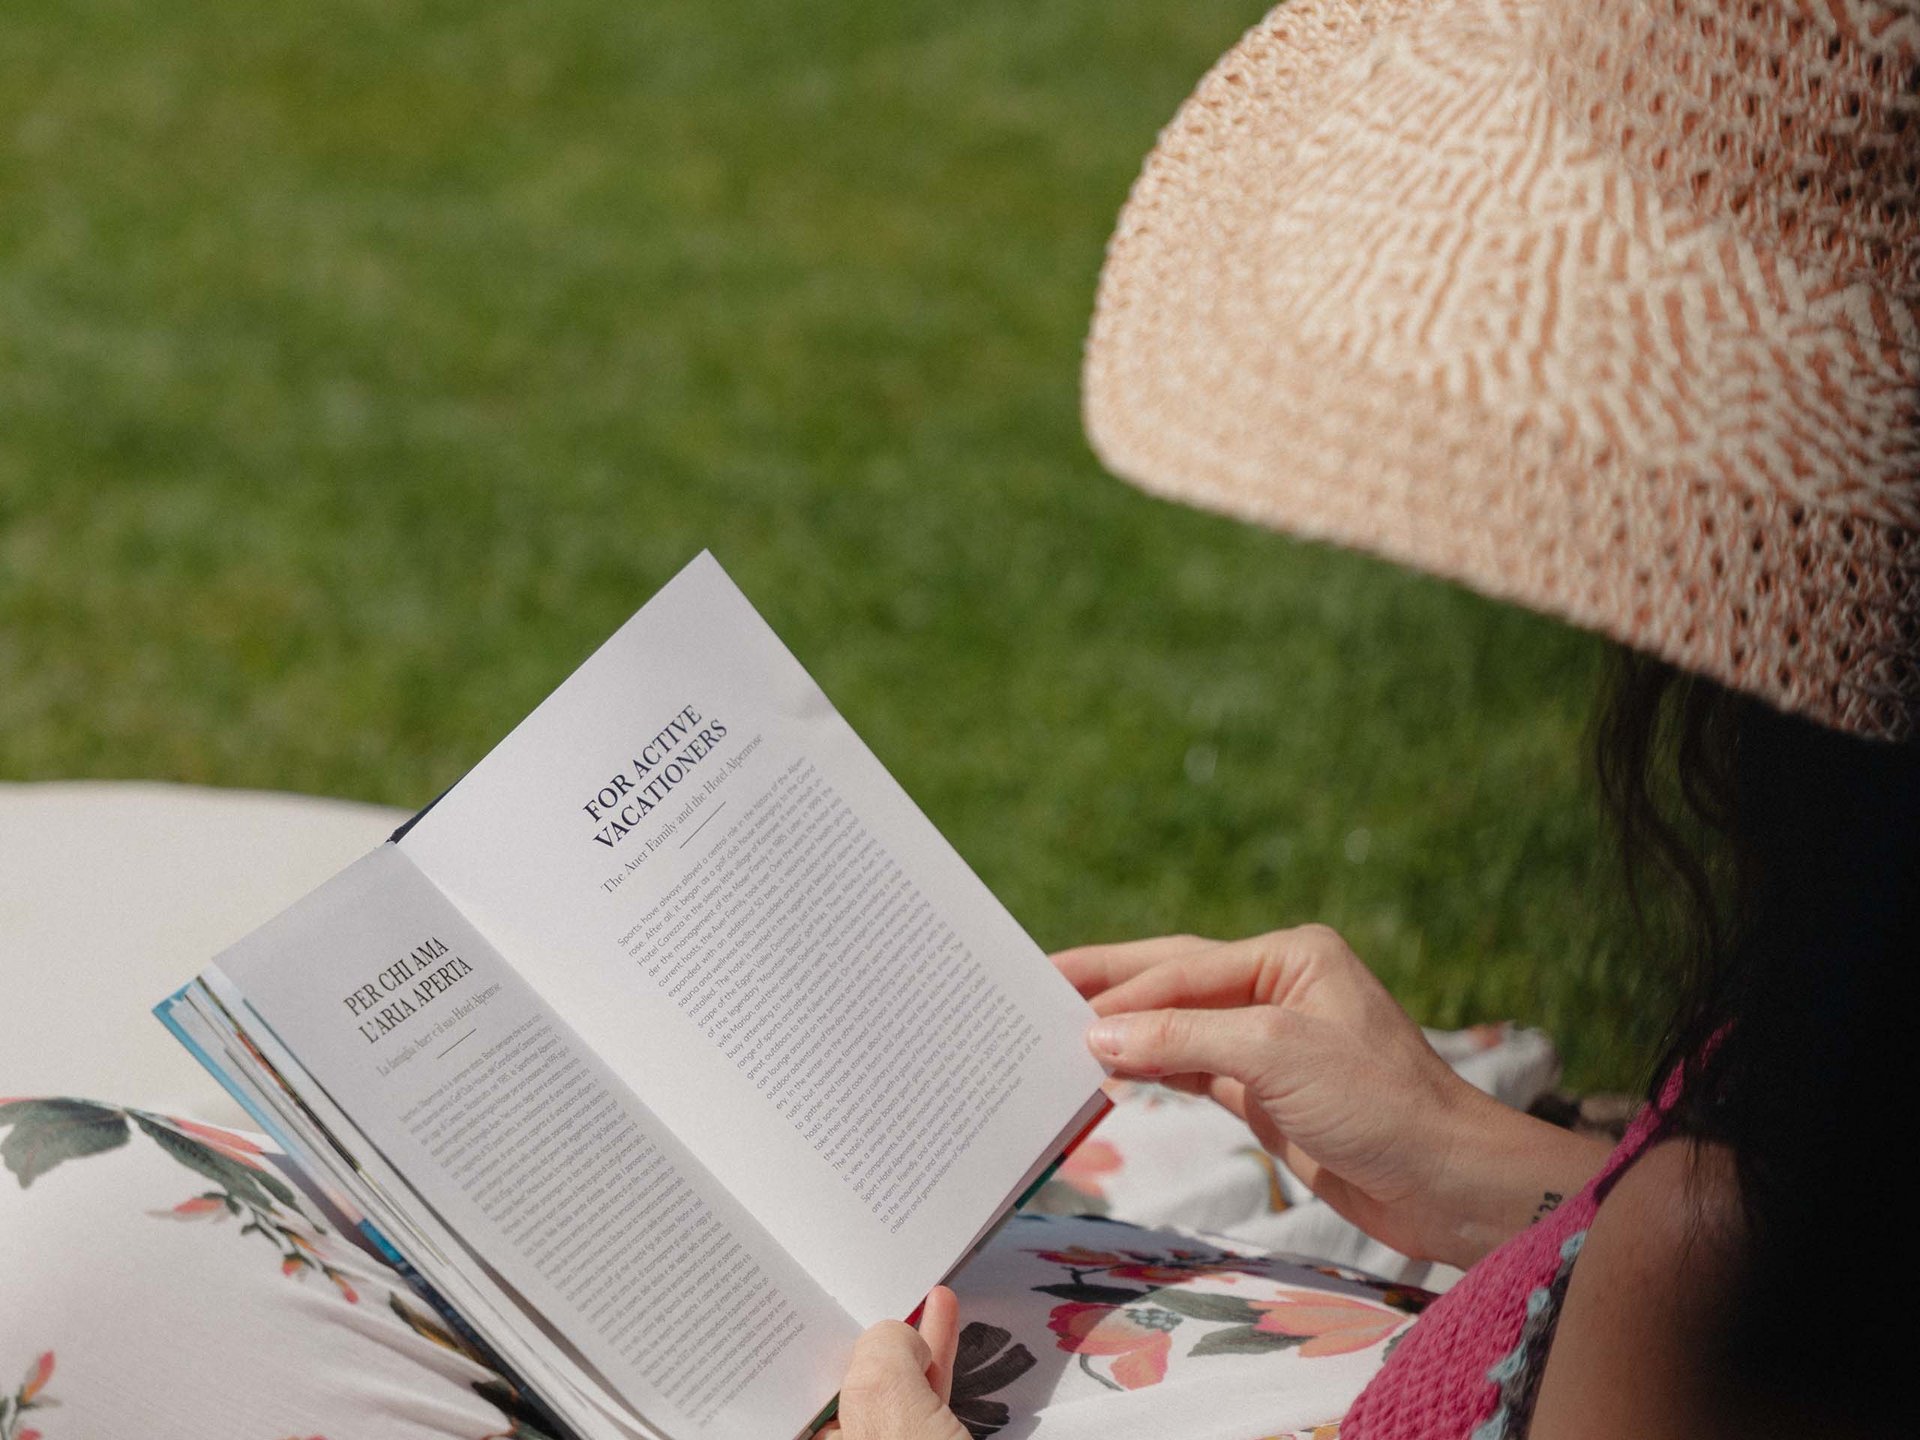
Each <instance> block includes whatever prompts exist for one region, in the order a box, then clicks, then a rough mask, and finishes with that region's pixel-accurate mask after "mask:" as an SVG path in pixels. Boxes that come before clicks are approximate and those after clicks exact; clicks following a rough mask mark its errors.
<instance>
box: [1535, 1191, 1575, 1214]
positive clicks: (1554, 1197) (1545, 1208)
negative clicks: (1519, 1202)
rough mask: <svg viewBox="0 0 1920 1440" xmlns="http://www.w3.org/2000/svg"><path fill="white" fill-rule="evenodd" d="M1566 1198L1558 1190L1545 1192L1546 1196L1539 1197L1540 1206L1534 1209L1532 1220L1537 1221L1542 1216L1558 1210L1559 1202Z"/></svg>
mask: <svg viewBox="0 0 1920 1440" xmlns="http://www.w3.org/2000/svg"><path fill="white" fill-rule="evenodd" d="M1566 1198H1567V1197H1566V1196H1564V1195H1562V1194H1561V1193H1560V1192H1559V1191H1558V1190H1549V1191H1547V1193H1546V1194H1544V1195H1542V1196H1541V1197H1540V1204H1539V1205H1538V1206H1537V1207H1536V1208H1535V1209H1534V1212H1533V1218H1534V1219H1536V1220H1538V1219H1540V1217H1541V1216H1543V1215H1549V1214H1552V1213H1553V1211H1555V1210H1557V1209H1559V1208H1560V1202H1561V1201H1562V1200H1564V1199H1566Z"/></svg>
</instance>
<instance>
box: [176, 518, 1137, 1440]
mask: <svg viewBox="0 0 1920 1440" xmlns="http://www.w3.org/2000/svg"><path fill="white" fill-rule="evenodd" d="M158 1013H159V1015H160V1017H161V1019H162V1020H163V1021H164V1022H165V1023H166V1024H167V1025H168V1026H169V1028H171V1029H172V1030H173V1031H174V1033H175V1034H176V1035H177V1036H179V1038H180V1039H181V1040H182V1041H183V1042H185V1043H186V1044H187V1046H188V1047H189V1048H191V1049H192V1050H193V1051H194V1053H195V1054H196V1055H197V1056H198V1057H199V1058H200V1059H201V1061H202V1062H203V1063H204V1064H205V1065H206V1066H207V1067H208V1068H209V1069H210V1070H212V1071H213V1073H214V1074H215V1076H216V1077H217V1078H219V1079H220V1081H221V1082H222V1083H223V1084H224V1085H226V1087H227V1088H228V1089H229V1090H230V1091H231V1092H232V1093H233V1094H234V1095H235V1097H236V1098H237V1099H239V1100H240V1102H241V1103H242V1104H244V1105H245V1106H246V1107H247V1108H248V1109H249V1110H250V1111H251V1112H252V1113H253V1114H254V1115H255V1116H256V1117H257V1118H258V1119H259V1121H260V1123H261V1125H262V1126H263V1127H264V1128H266V1129H267V1130H268V1131H269V1132H270V1133H271V1134H272V1135H273V1136H274V1137H275V1138H276V1139H277V1140H278V1141H279V1142H280V1143H281V1144H282V1145H283V1146H284V1147H285V1148H286V1149H287V1151H288V1153H289V1154H290V1155H291V1156H292V1157H293V1158H294V1160H295V1162H296V1163H297V1164H298V1165H299V1166H300V1167H301V1169H302V1171H303V1172H304V1173H305V1174H306V1176H307V1177H308V1178H309V1179H310V1180H311V1181H312V1182H313V1183H314V1185H315V1186H316V1188H317V1189H318V1190H319V1191H320V1192H321V1194H322V1195H323V1196H326V1197H328V1198H330V1199H332V1200H333V1201H335V1202H336V1203H337V1204H338V1205H339V1206H340V1208H341V1209H342V1210H343V1211H345V1212H346V1213H348V1214H352V1215H355V1216H364V1217H365V1224H364V1226H363V1229H364V1230H365V1232H366V1233H367V1235H368V1236H369V1238H370V1239H371V1240H372V1241H373V1242H374V1243H375V1244H376V1245H377V1246H378V1247H379V1248H380V1249H381V1251H382V1253H384V1254H385V1255H387V1256H388V1258H390V1259H391V1260H393V1261H394V1262H395V1263H396V1264H397V1265H398V1266H399V1267H400V1268H401V1270H402V1271H403V1273H408V1274H409V1277H410V1278H417V1283H418V1284H419V1285H420V1286H421V1288H422V1290H423V1292H424V1293H426V1294H427V1295H428V1296H429V1298H430V1299H432V1300H433V1301H434V1303H436V1304H437V1305H439V1306H440V1307H441V1308H442V1312H443V1313H444V1314H447V1315H448V1316H449V1317H450V1318H452V1319H455V1320H456V1321H457V1322H458V1324H459V1325H460V1327H461V1328H462V1329H463V1330H464V1331H465V1333H467V1334H468V1336H469V1337H470V1338H472V1339H475V1340H477V1341H478V1342H479V1343H480V1344H481V1345H482V1346H484V1348H485V1349H487V1350H488V1351H490V1352H492V1358H493V1359H494V1360H495V1361H496V1362H497V1363H499V1364H500V1365H501V1366H502V1367H503V1368H504V1369H505V1370H506V1371H507V1372H508V1373H510V1374H511V1375H512V1376H513V1378H514V1379H515V1380H516V1381H517V1382H519V1383H520V1384H521V1386H522V1387H523V1388H524V1389H525V1390H526V1391H528V1392H529V1393H530V1394H532V1395H534V1396H536V1397H537V1398H538V1399H539V1400H540V1401H541V1402H542V1403H543V1404H544V1406H545V1407H546V1409H547V1410H548V1411H550V1412H551V1415H552V1417H553V1418H555V1419H556V1420H557V1421H559V1422H560V1423H561V1425H562V1426H563V1427H564V1428H565V1429H566V1430H568V1431H571V1432H573V1433H574V1434H576V1435H578V1436H581V1437H590V1440H598V1437H624V1436H633V1435H640V1436H650V1435H657V1436H665V1437H669V1440H690V1437H695V1436H725V1437H728V1440H733V1437H740V1440H789V1437H791V1436H794V1435H796V1434H799V1433H801V1432H803V1431H805V1430H806V1429H808V1428H809V1426H810V1424H811V1423H812V1422H814V1421H815V1420H816V1419H817V1418H818V1417H819V1416H820V1415H821V1412H822V1410H823V1407H826V1406H828V1405H829V1404H830V1402H831V1400H832V1397H833V1395H834V1393H835V1391H836V1390H837V1388H838V1386H839V1382H840V1379H841V1377H842V1375H843V1374H844V1371H845V1366H846V1362H847V1358H848V1355H849V1353H850V1351H851V1349H852V1346H853V1342H854V1339H855V1337H856V1336H858V1334H859V1333H860V1331H861V1330H862V1329H863V1328H865V1327H866V1326H867V1325H869V1324H872V1323H873V1322H875V1321H877V1320H881V1319H885V1318H889V1317H891V1318H903V1317H905V1316H907V1315H908V1314H909V1313H910V1312H912V1311H913V1310H914V1309H915V1308H916V1307H917V1306H918V1305H919V1303H920V1301H921V1299H922V1298H923V1297H924V1295H925V1294H926V1292H927V1291H928V1290H929V1289H931V1288H932V1287H933V1286H934V1285H935V1284H936V1283H938V1282H939V1281H940V1280H941V1279H942V1277H944V1276H946V1275H947V1274H949V1273H950V1272H951V1271H952V1270H953V1269H954V1268H955V1267H956V1266H957V1265H958V1264H959V1263H960V1261H961V1260H962V1258H963V1257H965V1256H966V1255H967V1253H968V1252H969V1251H970V1250H971V1249H972V1248H973V1247H974V1246H975V1245H976V1244H977V1243H978V1242H979V1241H980V1240H981V1239H982V1238H983V1237H984V1236H985V1235H986V1234H987V1233H988V1232H989V1231H990V1230H991V1229H992V1228H993V1226H994V1225H995V1224H996V1223H997V1222H998V1221H999V1220H1000V1219H1002V1218H1003V1217H1004V1216H1005V1215H1006V1214H1007V1212H1008V1211H1009V1210H1010V1209H1011V1208H1012V1207H1013V1206H1014V1205H1015V1204H1016V1203H1017V1202H1018V1200H1019V1199H1020V1198H1021V1197H1022V1196H1023V1195H1024V1194H1025V1193H1026V1191H1027V1190H1028V1189H1030V1188H1031V1187H1032V1186H1033V1185H1034V1184H1035V1183H1036V1182H1037V1181H1038V1179H1039V1178H1040V1177H1041V1176H1042V1175H1043V1174H1044V1172H1045V1171H1046V1170H1047V1169H1048V1167H1049V1166H1050V1164H1051V1163H1052V1162H1054V1161H1055V1160H1056V1159H1057V1158H1058V1156H1059V1155H1060V1154H1061V1153H1062V1151H1063V1149H1065V1148H1066V1147H1067V1146H1069V1145H1070V1143H1071V1142H1072V1140H1073V1139H1074V1138H1076V1137H1077V1136H1078V1135H1079V1134H1080V1133H1081V1132H1082V1131H1083V1130H1084V1129H1085V1128H1086V1127H1087V1126H1088V1125H1089V1124H1091V1123H1092V1121H1093V1120H1095V1119H1096V1118H1097V1117H1098V1115H1099V1113H1100V1111H1101V1109H1102V1107H1103V1104H1104V1102H1103V1101H1102V1099H1101V1097H1100V1092H1099V1083H1100V1081H1101V1079H1102V1078H1103V1077H1102V1073H1101V1070H1100V1067H1099V1066H1098V1064H1097V1063H1096V1062H1095V1061H1094V1060H1093V1059H1092V1057H1091V1056H1090V1055H1089V1054H1088V1053H1087V1051H1086V1049H1085V1047H1084V1045H1083V1044H1082V1042H1081V1035H1082V1032H1083V1031H1084V1029H1085V1026H1086V1023H1087V1021H1088V1020H1089V1018H1090V1016H1091V1012H1090V1011H1089V1010H1088V1008H1087V1007H1086V1005H1085V1003H1084V1002H1083V1001H1082V1000H1081V999H1080V997H1079V996H1078V995H1076V994H1075V993H1074V991H1073V990H1072V988H1071V987H1070V986H1068V985H1067V984H1066V982H1065V981H1064V980H1062V979H1061V978H1060V977H1059V976H1058V974H1056V972H1055V971H1054V969H1053V967H1052V966H1051V965H1050V964H1048V963H1047V960H1046V958H1045V957H1044V956H1043V955H1042V954H1041V953H1040V951H1039V950H1038V949H1037V948H1036V947H1035V945H1034V944H1033V942H1032V941H1031V940H1030V939H1028V938H1027V936H1026V935H1025V934H1024V933H1023V932H1022V931H1021V929H1020V927H1019V926H1018V925H1017V924H1016V923H1015V922H1014V921H1013V919H1012V918H1011V917H1010V916H1009V915H1008V914H1007V913H1006V911H1005V910H1003V909H1002V908H1001V906H1000V905H999V904H998V903H997V902H996V901H995V900H994V898H993V897H992V895H990V894H989V893H988V892H987V890H986V888H985V887H984V886H983V885H982V884H981V883H980V882H979V880H978V879H976V878H975V876H974V875H973V873H972V872H971V871H970V870H969V869H968V868H967V866H966V865H965V863H964V862H963V861H962V860H961V859H960V858H959V856H958V855H956V854H955V853H954V851H953V850H952V848H951V847H949V846H948V845H947V844H946V842H945V841H944V840H943V839H942V838H941V837H940V835H939V834H938V832H937V831H935V830H934V828H933V826H932V825H931V824H930V823H929V822H928V821H927V819H926V817H925V816H923V815H922V814H921V813H920V811H919V810H918V809H917V808H916V807H915V806H914V804H913V802H912V801H910V800H909V799H908V798H907V796H906V794H905V792H903V791H902V790H901V789H900V787H899V786H898V785H897V784H895V783H894V781H893V779H892V778H891V777H890V776H889V775H888V774H887V773H886V771H885V770H884V769H883V768H882V767H881V765H880V763H879V762H878V761H877V760H876V759H875V758H874V757H873V755H872V754H871V753H870V752H869V751H868V750H867V749H866V747H865V746H864V745H862V744H861V743H860V741H859V740H858V739H857V738H856V737H855V735H854V734H853V731H852V730H851V729H850V728H849V727H848V726H847V724H846V722H845V721H844V720H842V719H841V718H840V716H839V714H838V713H837V712H836V711H835V710H834V709H833V707H832V705H830V704H829V703H828V701H827V698H826V696H825V695H823V694H822V693H821V692H820V690H819V688H818V687H817V686H816V685H815V684H814V683H813V681H812V680H811V679H810V678H809V677H808V675H807V674H806V672H805V671H804V670H803V669H801V667H800V665H799V663H798V662H797V661H795V659H794V658H793V656H792V655H791V654H789V653H788V651H787V650H786V648H785V647H784V646H783V645H782V644H781V643H780V641H779V640H778V639H777V638H776V637H775V636H774V634H773V632H772V631H771V630H770V629H769V628H768V627H767V625H766V623H765V622H764V621H762V620H761V619H760V617H759V615H758V614H756V613H755V611H754V610H753V607H752V606H751V605H749V604H748V602H747V600H746V598H745V597H744V596H743V595H742V594H741V593H740V591H739V590H738V589H736V588H735V587H734V585H733V583H732V582H731V581H730V580H729V579H728V578H727V576H726V575H725V573H724V572H722V570H721V569H720V566H719V565H718V564H717V563H716V562H715V561H714V560H713V559H712V558H711V557H710V556H707V555H702V556H700V557H699V558H698V559H696V560H695V561H694V562H693V563H692V564H690V565H689V566H688V567H687V568H686V569H685V570H683V571H682V572H681V573H680V574H679V576H677V577H676V578H675V579H674V580H673V581H672V582H671V583H670V584H669V585H668V586H667V587H666V588H665V589H664V590H662V591H661V592H660V593H659V594H658V595H657V596H655V597H654V599H653V600H652V601H650V602H649V603H648V604H647V605H646V606H645V608H643V609H642V610H641V611H640V613H639V614H637V615H636V616H634V618H633V619H632V620H630V621H628V622H627V624H626V625H624V626H623V627H622V628H621V629H620V630H619V632H618V633H616V634H615V635H614V636H613V638H612V639H611V640H609V641H607V643H606V644H605V645H603V646H602V647H601V648H600V649H599V650H598V651H597V652H596V653H595V654H594V655H593V656H592V657H591V658H590V659H589V660H588V661H587V662H586V663H585V664H584V665H582V666H581V667H580V669H579V670H577V671H576V672H575V673H574V674H573V675H572V676H571V677H570V678H569V679H568V680H567V681H566V682H565V683H564V684H563V685H562V686H561V687H560V688H559V689H558V690H557V691H555V692H554V694H553V695H552V696H551V697H549V698H548V699H547V701H546V702H545V703H544V704H542V705H541V706H540V707H539V709H537V710H535V711H534V712H533V714H532V715H530V716H529V717H528V718H527V719H526V720H525V721H523V722H522V723H521V724H520V726H519V727H518V728H517V729H515V730H514V731H513V733H512V734H511V735H509V736H508V737H507V738H506V739H505V740H504V741H502V742H501V743H500V745H499V746H498V747H496V748H495V749H494V751H493V752H492V753H491V754H489V755H488V756H487V757H486V758H485V759H484V760H482V761H481V762H480V764H479V765H478V766H476V767H475V768H474V769H473V770H472V771H471V772H470V773H469V774H468V775H467V776H466V777H465V778H464V779H462V780H461V781H460V783H459V784H457V785H456V786H454V788H453V789H452V790H450V791H448V792H447V793H446V794H445V795H443V796H442V797H441V798H440V799H439V800H438V801H436V802H435V803H434V804H433V805H431V806H429V807H428V809H427V810H426V811H425V812H424V813H423V814H421V815H420V816H417V817H416V818H415V819H414V820H413V821H411V822H409V824H408V825H407V826H405V827H403V828H402V829H401V830H400V832H399V833H398V834H396V835H395V836H394V838H393V839H392V840H391V841H389V842H388V843H387V844H385V845H382V846H381V847H380V848H379V849H377V850H376V851H374V852H373V853H372V854H370V855H367V856H366V857H364V858H363V859H361V860H359V861H357V862H355V863H354V864H353V865H351V866H349V867H348V868H347V869H346V870H344V871H342V872H341V873H340V874H339V875H338V876H336V877H335V878H334V879H332V880H330V881H328V882H327V883H326V884H325V885H323V886H321V887H320V888H319V889H318V890H316V891H314V892H313V893H312V894H311V895H309V896H307V897H306V898H305V899H304V900H301V901H300V902H299V903H297V904H295V905H294V906H293V907H292V908H290V909H289V910H287V911H286V912H285V913H283V914H282V915H280V916H279V917H277V918H276V919H274V920H272V921H270V922H269V923H268V924H266V925H265V926H263V927H261V928H260V929H259V930H257V931H255V932H254V933H253V934H251V935H249V936H248V937H247V938H246V939H244V940H242V941H241V942H240V943H239V944H237V945H235V946H233V947H232V948H231V949H229V950H227V951H226V952H224V953H223V954H221V955H220V956H219V957H218V958H217V960H216V962H215V964H214V965H213V966H212V967H211V968H209V969H208V970H207V971H206V972H205V973H204V974H203V975H201V976H200V977H199V979H198V980H196V981H194V982H193V983H192V984H189V985H188V986H186V987H185V988H184V989H182V990H181V991H179V992H178V993H177V994H176V995H174V996H173V997H171V998H170V999H168V1000H167V1001H165V1002H164V1003H163V1004H161V1005H160V1006H159V1007H158Z"/></svg>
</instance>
